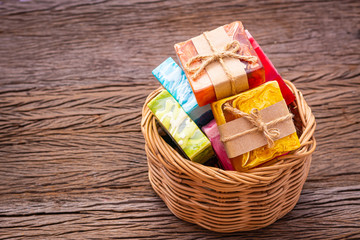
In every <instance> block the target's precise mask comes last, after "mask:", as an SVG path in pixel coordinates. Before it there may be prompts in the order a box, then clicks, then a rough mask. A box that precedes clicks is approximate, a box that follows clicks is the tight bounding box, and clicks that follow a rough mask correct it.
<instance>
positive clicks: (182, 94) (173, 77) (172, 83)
mask: <svg viewBox="0 0 360 240" xmlns="http://www.w3.org/2000/svg"><path fill="white" fill-rule="evenodd" d="M152 73H153V75H154V76H155V77H156V78H157V79H158V80H159V82H160V83H161V84H162V85H163V86H164V88H165V89H166V90H168V92H169V93H170V94H171V95H172V96H173V97H174V98H175V99H176V101H178V103H179V104H180V106H181V107H182V108H183V109H184V110H185V112H186V113H187V114H188V115H189V116H190V118H191V119H192V120H193V121H194V122H195V123H196V124H197V125H198V126H199V127H202V126H204V125H206V124H207V123H208V122H210V121H211V120H212V119H214V116H213V114H212V111H211V107H210V105H206V106H203V107H199V105H198V103H197V102H196V99H195V95H194V93H193V92H192V90H191V86H190V84H189V82H188V80H187V78H186V75H185V73H184V71H183V70H182V69H181V68H180V67H179V66H178V65H177V64H176V62H175V61H174V60H173V59H172V58H171V57H169V58H168V59H166V60H165V61H164V62H163V63H161V64H160V65H159V66H158V67H157V68H155V69H154V70H153V72H152Z"/></svg>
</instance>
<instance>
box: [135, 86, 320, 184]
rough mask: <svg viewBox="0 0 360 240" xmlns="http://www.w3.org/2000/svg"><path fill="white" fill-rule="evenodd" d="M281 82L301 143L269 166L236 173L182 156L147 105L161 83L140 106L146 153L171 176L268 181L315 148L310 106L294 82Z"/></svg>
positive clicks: (232, 181) (231, 181) (222, 181)
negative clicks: (297, 119)
mask: <svg viewBox="0 0 360 240" xmlns="http://www.w3.org/2000/svg"><path fill="white" fill-rule="evenodd" d="M284 81H285V83H286V85H287V86H288V87H289V88H290V89H291V91H292V92H293V93H294V95H295V102H296V104H297V107H298V111H299V115H300V119H301V123H302V134H301V136H299V141H300V144H301V145H300V147H299V148H298V149H297V150H294V151H291V152H290V153H288V154H287V155H283V156H280V157H277V158H275V159H277V160H276V162H274V163H273V164H272V165H268V166H260V167H257V168H253V169H250V170H247V171H244V172H238V171H229V170H223V169H220V168H216V167H210V166H205V165H202V164H200V163H196V162H192V161H190V160H188V159H186V158H184V157H182V156H181V155H180V154H179V153H178V152H177V151H176V150H175V149H173V148H172V147H171V146H170V145H168V144H167V143H166V142H165V140H164V139H162V137H160V135H159V133H158V132H157V129H156V124H155V116H154V115H153V113H152V112H151V111H150V109H149V108H148V107H147V104H148V102H149V101H150V100H151V99H153V98H154V97H155V96H156V95H157V94H158V93H159V92H160V91H161V90H162V89H164V88H163V87H162V86H161V87H159V88H158V89H156V90H154V91H153V92H151V93H150V94H149V95H148V97H147V99H146V101H145V103H144V105H143V108H142V120H141V131H142V133H143V135H144V138H145V150H146V152H147V154H151V155H153V157H155V158H156V159H157V160H158V161H160V162H161V166H163V168H164V169H163V170H164V171H171V172H172V174H173V175H174V176H179V177H180V176H182V175H184V174H185V175H187V177H189V178H190V179H192V180H193V181H196V182H198V181H202V182H208V181H211V183H212V184H211V185H214V184H215V186H216V187H217V188H219V189H223V188H228V187H234V184H235V185H239V184H241V183H243V184H250V185H253V184H267V183H269V182H271V181H273V180H274V179H277V178H278V177H279V176H280V175H281V173H282V172H283V171H284V170H285V169H288V168H291V167H293V166H294V165H297V164H300V163H301V162H303V161H305V159H307V158H306V157H307V156H309V155H311V154H312V153H313V152H314V151H315V148H316V140H315V137H314V132H315V128H316V121H315V117H314V115H313V114H312V111H311V108H310V107H309V106H308V104H307V103H306V101H305V99H304V97H303V95H302V93H301V92H300V91H299V90H298V89H297V88H296V87H295V85H294V84H293V83H291V82H290V81H288V80H284Z"/></svg>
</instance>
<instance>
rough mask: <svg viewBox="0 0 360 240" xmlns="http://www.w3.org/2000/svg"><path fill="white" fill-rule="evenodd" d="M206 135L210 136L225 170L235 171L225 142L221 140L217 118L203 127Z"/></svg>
mask: <svg viewBox="0 0 360 240" xmlns="http://www.w3.org/2000/svg"><path fill="white" fill-rule="evenodd" d="M201 129H202V130H203V132H204V133H205V134H206V136H207V137H208V138H209V140H210V142H211V145H212V147H213V149H214V151H215V153H216V156H217V157H218V159H219V160H220V162H221V165H222V166H223V168H224V169H225V170H231V171H234V170H235V169H234V167H233V166H232V165H231V162H230V160H229V158H228V156H227V154H226V151H225V148H224V144H223V143H222V142H221V141H220V133H219V129H218V127H217V124H216V122H215V119H214V120H212V121H211V122H209V123H208V124H206V125H205V126H204V127H202V128H201Z"/></svg>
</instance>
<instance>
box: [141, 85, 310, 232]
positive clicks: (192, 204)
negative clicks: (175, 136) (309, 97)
mask: <svg viewBox="0 0 360 240" xmlns="http://www.w3.org/2000/svg"><path fill="white" fill-rule="evenodd" d="M286 84H287V85H288V86H289V87H290V89H292V91H293V92H294V93H295V96H296V103H297V106H298V111H299V115H300V119H301V122H302V124H301V125H302V135H301V136H300V143H301V147H300V148H299V149H298V150H296V151H293V152H291V153H289V154H287V155H284V156H281V157H278V158H277V161H276V162H275V163H274V164H272V165H268V166H263V167H259V168H256V169H252V170H250V171H248V172H235V171H225V170H222V169H218V168H214V167H207V166H204V165H201V164H198V163H194V162H191V161H189V160H187V159H184V158H183V157H182V156H181V155H180V154H179V153H178V152H176V151H175V150H174V149H173V148H172V147H170V146H169V145H168V144H167V143H166V142H165V141H164V140H163V139H162V138H161V137H160V136H159V134H158V131H157V127H156V122H155V117H154V115H153V114H152V112H151V111H150V110H149V108H148V107H147V103H148V102H149V101H150V100H151V99H152V98H154V97H155V96H156V95H157V94H158V93H159V92H160V90H161V88H159V89H158V90H155V91H154V92H152V93H151V94H150V95H149V96H148V98H147V100H146V102H145V105H144V108H143V112H142V122H141V129H142V132H143V134H144V137H145V150H146V154H147V159H148V165H149V179H150V182H151V185H152V187H153V189H154V190H155V192H156V193H157V194H158V195H159V196H160V197H161V198H162V200H163V201H164V202H165V204H166V205H167V206H168V208H169V209H170V210H171V212H172V213H173V214H175V215H176V216H177V217H179V218H180V219H183V220H185V221H188V222H191V223H196V224H198V225H200V226H202V227H204V228H206V229H209V230H212V231H216V232H224V233H229V232H237V231H249V230H254V229H259V228H263V227H266V226H268V225H270V224H271V223H273V222H275V221H276V220H277V219H279V218H281V217H283V216H284V215H285V214H287V213H288V212H289V211H290V210H292V209H293V208H294V206H295V204H296V203H297V201H298V199H299V196H300V192H301V189H302V187H303V184H304V182H305V180H306V177H307V175H308V172H309V167H310V163H311V155H312V153H313V152H314V150H315V147H316V141H315V138H314V136H313V134H314V131H315V126H316V123H315V118H314V115H313V114H312V113H311V109H310V107H309V106H308V105H307V103H306V102H305V100H304V98H303V96H302V94H301V92H299V91H298V90H297V89H296V88H295V86H294V85H293V84H292V83H291V82H289V81H286Z"/></svg>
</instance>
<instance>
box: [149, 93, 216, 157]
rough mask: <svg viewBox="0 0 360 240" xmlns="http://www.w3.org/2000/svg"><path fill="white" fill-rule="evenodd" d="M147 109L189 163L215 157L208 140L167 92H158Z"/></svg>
mask: <svg viewBox="0 0 360 240" xmlns="http://www.w3.org/2000/svg"><path fill="white" fill-rule="evenodd" d="M148 107H149V109H150V110H151V111H152V112H153V113H154V115H155V117H156V118H157V119H158V121H159V122H160V123H161V124H162V126H163V127H164V129H165V130H166V131H167V132H168V133H169V135H170V136H171V137H172V138H173V140H174V141H175V142H176V143H177V144H178V145H179V147H180V148H181V149H182V151H183V152H184V154H185V155H186V156H187V157H188V158H189V159H190V160H191V161H193V162H198V163H204V162H206V161H207V160H209V159H210V158H211V157H213V156H214V155H215V154H214V151H213V149H212V147H211V143H210V141H209V139H208V138H207V137H206V136H205V135H204V133H203V132H202V131H201V130H200V129H199V128H198V126H197V125H196V124H195V123H194V122H193V121H192V120H191V119H190V117H189V116H188V115H187V114H186V113H185V111H184V110H183V109H182V108H181V106H180V105H179V103H178V102H177V101H176V100H175V99H174V97H173V96H171V95H170V93H169V92H168V91H166V90H163V91H162V92H160V93H159V94H158V95H157V96H156V97H155V98H153V99H152V100H151V101H150V102H149V103H148Z"/></svg>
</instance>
